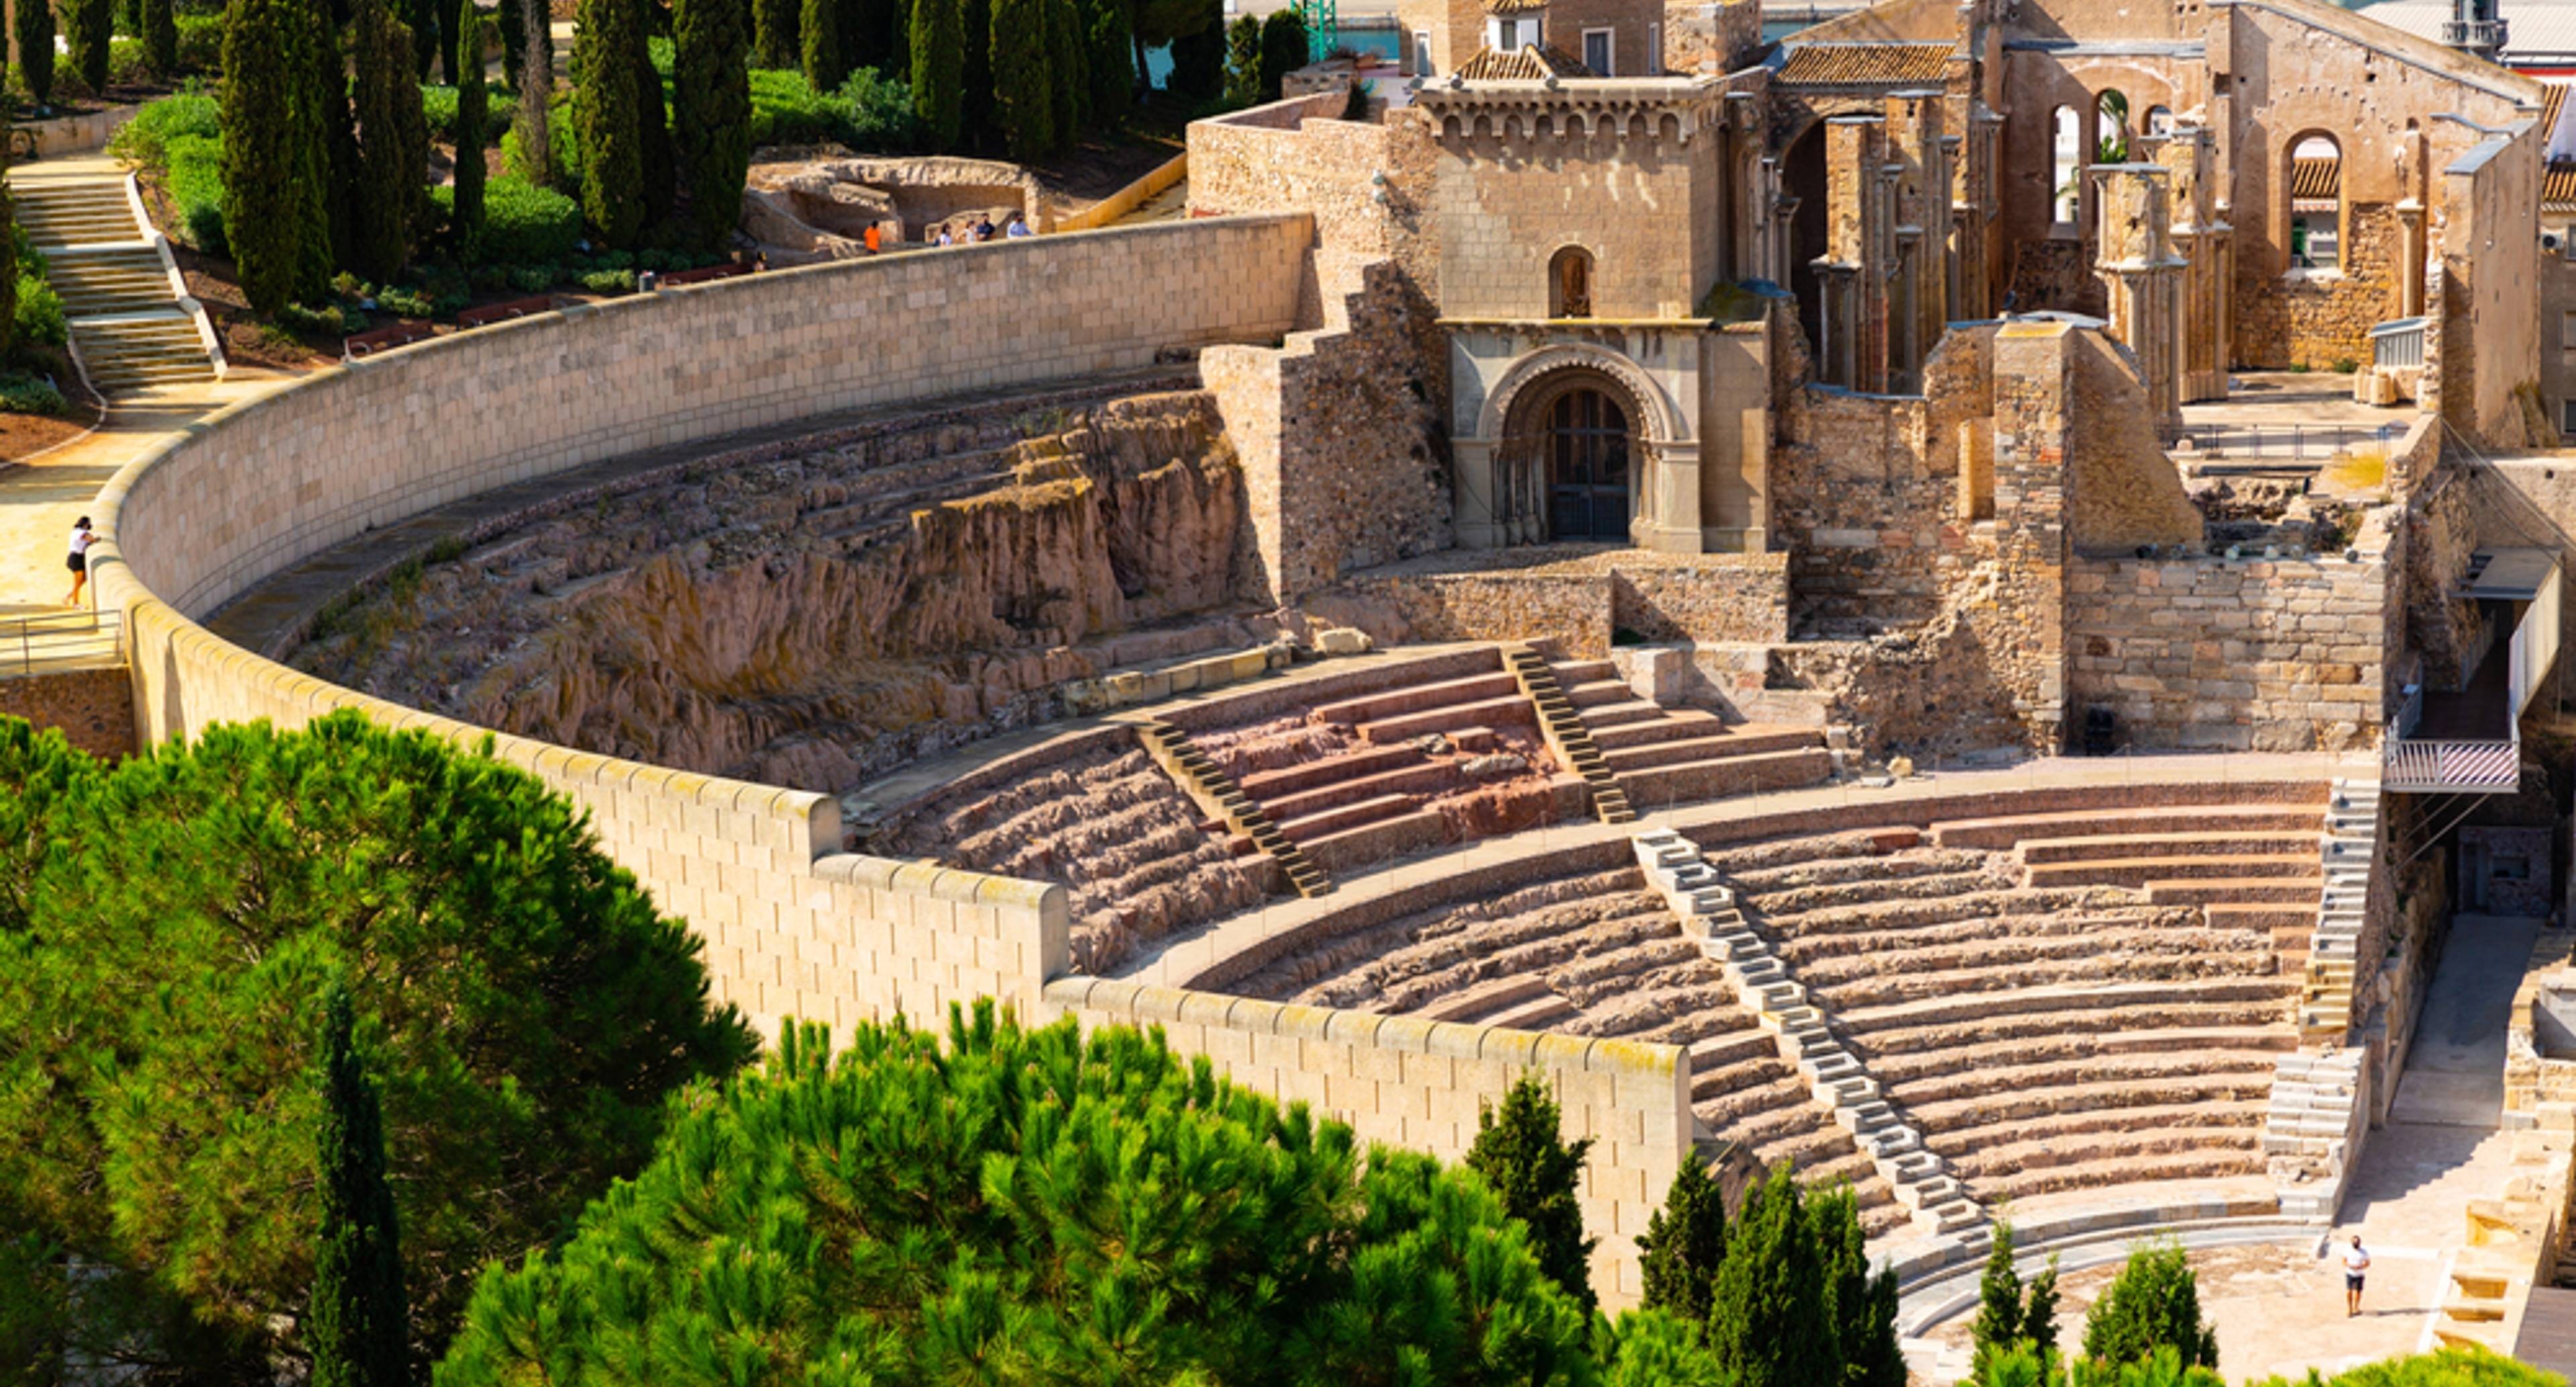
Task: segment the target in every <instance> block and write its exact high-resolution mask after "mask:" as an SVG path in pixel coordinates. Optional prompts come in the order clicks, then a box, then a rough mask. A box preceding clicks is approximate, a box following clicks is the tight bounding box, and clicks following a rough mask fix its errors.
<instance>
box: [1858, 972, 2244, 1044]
mask: <svg viewBox="0 0 2576 1387" xmlns="http://www.w3.org/2000/svg"><path fill="white" fill-rule="evenodd" d="M2282 995H2283V989H2282V986H2281V983H2280V981H2279V980H2278V979H2275V978H2242V977H2240V978H2189V979H2179V980H2175V981H2171V982H2146V983H2105V984H2097V985H2087V986H2068V987H2046V986H2026V987H2020V988H2015V989H2013V990H2012V991H2009V992H1978V993H1971V994H1967V995H1962V996H1933V997H1926V998H1920V999H1916V1000H1913V1001H1906V1002H1898V1003H1895V1004H1893V1005H1888V1006H1873V1007H1852V1008H1845V1009H1844V1010H1843V1011H1841V1012H1840V1013H1839V1019H1840V1021H1841V1023H1842V1025H1843V1028H1844V1029H1845V1030H1847V1031H1849V1032H1850V1033H1851V1034H1853V1035H1856V1036H1868V1037H1872V1038H1873V1039H1875V1038H1876V1037H1878V1036H1879V1035H1880V1034H1882V1033H1886V1032H1895V1031H1903V1030H1909V1029H1919V1028H1925V1027H1946V1026H1964V1025H1977V1024H1990V1023H2000V1022H2008V1021H2009V1020H2011V1019H2012V1018H2015V1017H2024V1016H2039V1015H2050V1014H2053V1013H2056V1012H2059V1011H2064V1010H2068V1009H2070V1008H2076V1009H2085V1010H2093V1011H2100V1012H2104V1013H2109V1012H2116V1011H2120V1010H2124V1009H2128V1008H2133V1007H2153V1006H2159V1005H2162V1004H2166V1003H2171V1004H2172V1005H2174V1006H2177V1007H2243V1006H2257V1005H2269V1004H2272V1003H2275V1002H2277V1001H2278V1000H2279V999H2280V998H2281V996H2282Z"/></svg>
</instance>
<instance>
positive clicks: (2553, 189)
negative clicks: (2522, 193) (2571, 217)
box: [2540, 164, 2576, 212]
mask: <svg viewBox="0 0 2576 1387" xmlns="http://www.w3.org/2000/svg"><path fill="white" fill-rule="evenodd" d="M2540 205H2541V206H2543V207H2547V208H2550V209H2552V210H2554V211H2566V212H2576V164H2551V165H2550V166H2549V171H2548V172H2546V173H2544V174H2542V175H2541V176H2540Z"/></svg>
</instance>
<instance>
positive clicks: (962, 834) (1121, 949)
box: [887, 727, 1265, 972]
mask: <svg viewBox="0 0 2576 1387" xmlns="http://www.w3.org/2000/svg"><path fill="white" fill-rule="evenodd" d="M1008 769H1009V772H1010V773H1009V774H1008V775H1007V776H1002V775H995V776H988V777H982V778H978V779H977V780H974V781H972V782H970V783H969V784H968V785H966V786H964V787H961V788H960V789H958V790H957V791H954V792H951V793H947V794H942V795H939V796H935V797H933V798H932V799H930V800H929V801H927V802H925V803H923V804H920V805H918V806H915V807H913V808H912V809H910V810H909V811H908V813H907V818H906V822H905V824H904V826H903V827H902V828H901V830H900V831H899V832H898V833H897V834H896V835H894V837H893V838H892V839H891V840H890V841H889V842H888V843H887V849H888V850H889V851H892V852H894V853H896V854H899V855H905V856H919V857H927V858H930V859H932V860H935V861H937V862H939V863H941V864H942V865H945V866H952V867H966V868H971V869H973V870H976V871H984V872H995V873H999V874H1001V875H1004V876H1014V877H1025V878H1028V879H1031V880H1036V881H1053V882H1060V883H1062V884H1063V885H1064V886H1065V888H1066V890H1067V892H1068V893H1069V895H1070V897H1071V900H1070V902H1069V905H1070V907H1071V910H1070V914H1071V916H1072V924H1073V929H1072V936H1073V939H1072V942H1073V963H1074V966H1075V967H1076V968H1078V969H1081V970H1083V971H1085V972H1099V971H1102V970H1104V969H1106V968H1108V967H1109V966H1111V965H1113V964H1115V963H1116V962H1117V961H1118V960H1120V959H1121V958H1124V957H1125V956H1126V954H1127V953H1128V951H1129V950H1130V949H1132V948H1133V947H1134V946H1136V945H1137V944H1140V943H1145V942H1148V941H1151V940H1154V939H1158V938H1160V937H1162V936H1164V935H1167V934H1170V933H1172V932H1174V931H1176V930H1181V929H1186V928H1188V927H1190V926H1192V925H1196V924H1201V923H1204V922H1206V921H1209V920H1213V919H1216V918H1218V917H1220V916H1223V915H1229V914H1232V913H1233V912H1235V911H1238V910H1245V909H1249V908H1251V907H1253V906H1255V905H1258V904H1260V903H1261V900H1262V897H1263V881H1262V876H1263V873H1264V870H1265V868H1264V865H1263V862H1262V859H1259V858H1254V857H1245V856H1239V855H1238V854H1237V853H1236V852H1235V850H1234V848H1233V846H1232V845H1230V844H1229V843H1228V841H1227V839H1226V838H1225V837H1224V836H1223V835H1221V834H1215V833H1211V832H1210V831H1209V829H1208V826H1207V825H1206V824H1205V823H1204V822H1203V819H1202V816H1201V814H1200V813H1199V809H1198V806H1197V805H1195V804H1193V803H1191V802H1190V799H1189V797H1188V796H1187V795H1185V794H1183V793H1182V791H1181V788H1180V787H1179V786H1178V785H1177V784H1175V783H1174V782H1173V781H1172V779H1171V778H1170V777H1169V776H1167V775H1165V774H1164V773H1163V771H1162V770H1161V768H1159V767H1157V766H1156V765H1155V764H1154V762H1153V760H1152V759H1151V758H1150V757H1149V756H1148V755H1147V754H1146V752H1145V750H1144V748H1143V747H1142V746H1141V745H1139V744H1138V742H1137V741H1136V739H1135V737H1134V736H1133V735H1132V733H1131V732H1130V731H1129V730H1128V729H1126V728H1123V727H1119V728H1109V729H1104V730H1103V731H1102V732H1100V733H1097V734H1087V735H1084V736H1081V737H1076V738H1071V739H1068V740H1067V741H1066V742H1065V743H1064V744H1063V745H1060V746H1052V747H1046V748H1041V749H1040V750H1039V751H1038V752H1037V753H1035V754H1033V755H1029V756H1026V757H1022V758H1013V764H1012V765H1010V766H1009V768H1008Z"/></svg>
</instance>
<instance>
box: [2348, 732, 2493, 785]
mask: <svg viewBox="0 0 2576 1387" xmlns="http://www.w3.org/2000/svg"><path fill="white" fill-rule="evenodd" d="M2521 783H2522V742H2521V741H2520V740H2519V739H2514V740H2507V741H2500V742H2448V741H2443V742H2436V741H2414V740H2406V739H2396V738H2392V739H2390V741H2389V743H2388V746H2387V749H2386V751H2385V753H2384V754H2383V756H2382V757H2381V766H2380V772H2379V787H2380V788H2381V789H2383V790H2390V791H2402V792H2408V793H2414V794H2434V793H2440V794H2463V793H2494V792H2498V791H2511V790H2513V789H2515V788H2516V787H2517V786H2519V785H2520V784H2521Z"/></svg>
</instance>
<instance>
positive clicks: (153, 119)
mask: <svg viewBox="0 0 2576 1387" xmlns="http://www.w3.org/2000/svg"><path fill="white" fill-rule="evenodd" d="M223 133H224V120H223V107H222V105H221V104H220V103H219V102H217V101H216V100H215V98H213V97H211V96H208V95H205V94H204V93H201V92H181V93H180V94H178V95H177V96H165V97H162V98H161V99H160V100H158V101H147V102H144V103H143V108H142V109H141V110H139V111H136V112H135V113H134V119H132V120H129V121H127V122H126V123H125V124H124V125H123V126H121V127H119V128H118V130H117V132H116V135H115V138H113V139H110V140H109V141H108V142H107V152H108V153H110V154H113V155H115V156H116V157H117V158H119V159H123V160H126V161H127V162H129V163H133V164H138V165H140V166H142V167H144V168H147V169H150V170H152V171H153V172H156V173H160V172H166V171H167V170H168V169H169V167H170V165H169V156H168V146H169V142H170V141H171V140H172V139H174V138H176V137H178V136H182V135H199V136H203V137H205V138H207V139H220V138H222V136H223Z"/></svg>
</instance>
